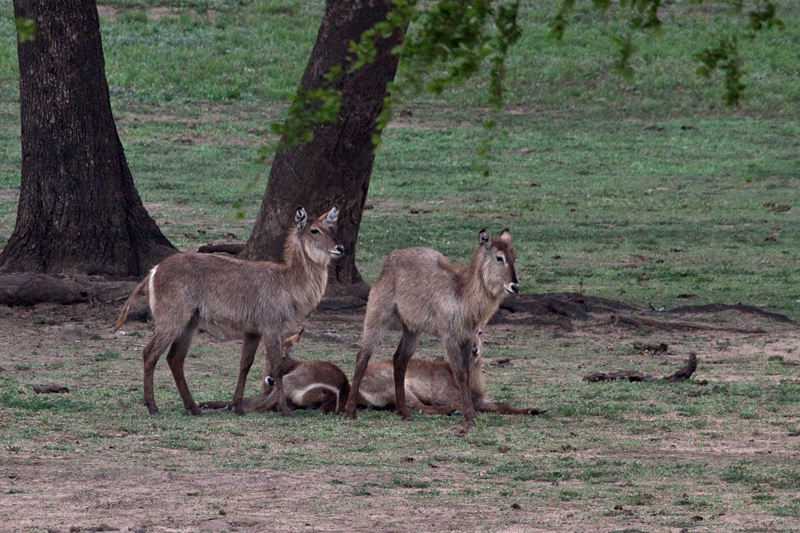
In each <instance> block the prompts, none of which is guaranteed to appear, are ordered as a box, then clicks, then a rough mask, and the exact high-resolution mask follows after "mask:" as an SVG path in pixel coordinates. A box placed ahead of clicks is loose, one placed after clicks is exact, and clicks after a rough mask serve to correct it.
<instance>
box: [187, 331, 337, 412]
mask: <svg viewBox="0 0 800 533" xmlns="http://www.w3.org/2000/svg"><path fill="white" fill-rule="evenodd" d="M302 334H303V332H302V331H300V333H295V334H294V335H292V336H291V337H289V338H287V339H285V340H284V341H283V342H282V343H281V350H282V351H283V359H282V360H281V374H282V375H283V391H284V395H285V396H286V401H287V404H288V405H289V408H290V409H315V410H319V411H323V412H326V413H341V412H343V411H344V403H345V402H346V401H347V395H348V393H349V392H350V383H349V382H348V381H347V376H346V375H345V374H344V372H342V370H341V369H340V368H339V367H338V366H336V365H335V364H333V363H330V362H328V361H301V360H297V359H293V358H292V357H290V356H289V355H288V352H289V348H291V347H292V346H294V345H295V344H296V343H297V341H299V340H300V336H301V335H302ZM275 372H276V370H273V369H272V368H270V366H269V361H268V360H267V359H266V358H264V359H262V360H261V376H262V378H263V379H262V380H261V394H258V395H256V396H247V397H246V398H244V399H243V400H242V406H243V408H244V411H245V412H250V411H255V412H257V413H265V412H267V411H274V410H276V407H277V405H278V398H279V397H278V391H277V389H276V388H275V379H274V378H273V377H272V375H273V374H274V373H275ZM200 407H202V408H203V409H232V408H233V402H213V401H212V402H200Z"/></svg>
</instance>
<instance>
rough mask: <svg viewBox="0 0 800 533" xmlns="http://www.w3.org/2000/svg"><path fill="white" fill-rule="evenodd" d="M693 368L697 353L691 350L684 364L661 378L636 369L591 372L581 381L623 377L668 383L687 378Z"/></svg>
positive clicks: (609, 379)
mask: <svg viewBox="0 0 800 533" xmlns="http://www.w3.org/2000/svg"><path fill="white" fill-rule="evenodd" d="M695 370H697V354H695V353H694V352H692V353H690V354H689V359H687V361H686V364H685V365H684V366H683V367H681V368H680V369H679V370H678V371H677V372H675V373H673V374H670V375H669V376H664V377H663V378H659V377H656V376H652V375H650V374H645V373H644V372H639V371H638V370H622V371H619V372H592V373H591V374H587V375H585V376H584V377H583V381H588V382H589V383H597V382H599V381H616V380H618V379H623V380H628V381H632V382H636V381H661V380H663V381H667V382H669V383H675V382H678V381H685V380H687V379H689V378H690V377H692V374H694V372H695Z"/></svg>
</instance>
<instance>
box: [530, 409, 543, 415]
mask: <svg viewBox="0 0 800 533" xmlns="http://www.w3.org/2000/svg"><path fill="white" fill-rule="evenodd" d="M546 412H547V409H531V410H529V411H528V414H529V415H531V416H533V415H543V414H545V413H546Z"/></svg>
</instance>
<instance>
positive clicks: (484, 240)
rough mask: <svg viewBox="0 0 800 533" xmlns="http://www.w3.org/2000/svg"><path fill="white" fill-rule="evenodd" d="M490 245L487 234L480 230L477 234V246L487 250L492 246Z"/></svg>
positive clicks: (484, 230) (490, 240) (489, 238)
mask: <svg viewBox="0 0 800 533" xmlns="http://www.w3.org/2000/svg"><path fill="white" fill-rule="evenodd" d="M491 243H492V239H491V237H489V233H488V232H487V231H486V229H482V230H481V231H480V232H479V233H478V244H479V245H480V246H483V247H484V248H487V249H488V248H489V247H490V246H491V245H492V244H491Z"/></svg>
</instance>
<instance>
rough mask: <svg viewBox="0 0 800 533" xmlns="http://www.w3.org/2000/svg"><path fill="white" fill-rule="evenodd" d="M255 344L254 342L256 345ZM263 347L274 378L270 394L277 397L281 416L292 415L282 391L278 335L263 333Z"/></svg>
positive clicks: (281, 356) (281, 359) (281, 355)
mask: <svg viewBox="0 0 800 533" xmlns="http://www.w3.org/2000/svg"><path fill="white" fill-rule="evenodd" d="M257 345H258V344H257V343H256V346H257ZM264 348H266V351H267V358H268V359H269V365H270V368H271V369H272V379H274V380H275V388H274V389H273V390H272V392H271V393H270V395H273V394H274V395H275V396H274V398H276V399H277V404H276V406H277V408H278V411H280V413H281V414H282V415H283V416H292V411H291V409H289V405H288V404H287V403H286V394H285V393H284V391H283V372H284V370H283V364H282V363H283V351H282V350H281V339H280V335H279V334H277V333H276V334H274V335H265V336H264Z"/></svg>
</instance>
